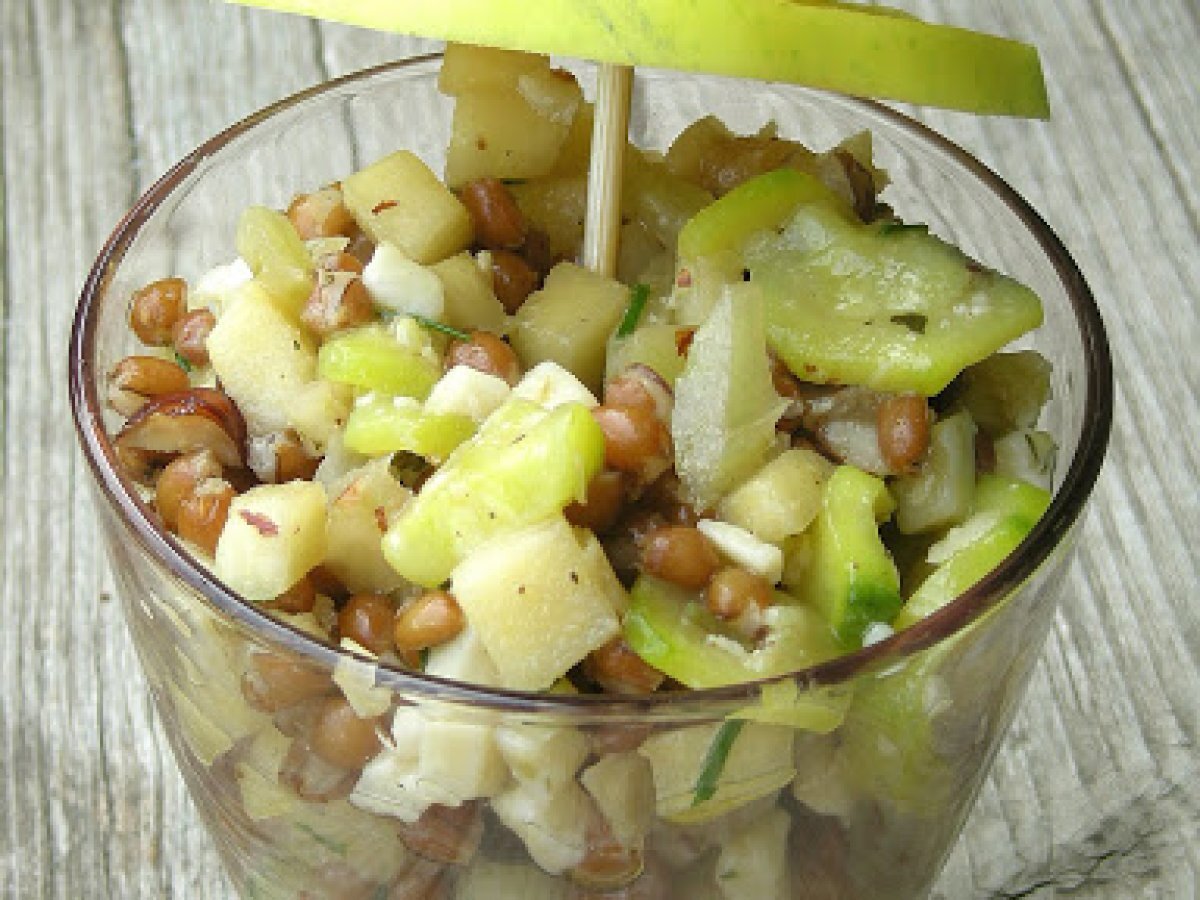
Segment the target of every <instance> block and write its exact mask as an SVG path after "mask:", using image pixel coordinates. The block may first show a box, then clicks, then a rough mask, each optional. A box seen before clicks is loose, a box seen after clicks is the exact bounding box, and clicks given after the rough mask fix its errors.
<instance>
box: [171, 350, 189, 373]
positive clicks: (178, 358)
mask: <svg viewBox="0 0 1200 900" xmlns="http://www.w3.org/2000/svg"><path fill="white" fill-rule="evenodd" d="M175 362H177V363H178V364H179V368H181V369H183V371H185V372H190V371H192V364H191V363H190V362H188V361H187V360H186V359H184V358H183V357H182V356H181V355H180V354H179V351H178V350H176V351H175Z"/></svg>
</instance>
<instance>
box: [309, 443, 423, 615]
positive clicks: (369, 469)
mask: <svg viewBox="0 0 1200 900" xmlns="http://www.w3.org/2000/svg"><path fill="white" fill-rule="evenodd" d="M330 496H331V497H332V498H333V499H332V500H331V501H330V503H329V524H328V537H327V541H328V543H327V549H326V552H325V567H326V568H327V569H329V571H330V572H331V573H333V575H334V576H335V577H336V578H338V579H339V580H340V581H341V582H342V584H344V585H345V586H346V587H347V588H349V589H350V590H351V591H353V592H354V593H388V592H389V591H393V590H395V589H396V588H398V587H401V586H402V585H403V584H404V579H403V578H401V577H400V576H399V575H397V574H396V570H395V569H393V568H392V567H391V566H389V565H388V563H387V560H385V559H384V558H383V549H382V546H381V545H380V539H381V538H382V537H383V533H384V532H385V531H386V530H387V526H388V522H389V520H390V519H391V517H392V516H394V515H395V514H396V513H397V512H399V511H400V510H401V509H402V508H403V507H404V505H405V504H406V503H407V502H408V500H409V497H411V496H412V495H411V493H410V492H409V490H408V488H406V487H405V486H404V485H402V484H401V483H400V482H399V481H398V480H396V478H395V476H393V475H392V473H391V470H390V468H389V466H388V460H386V459H377V460H372V461H371V462H369V463H367V464H366V465H364V466H362V467H361V468H358V469H355V470H354V471H352V472H351V473H350V474H348V475H346V476H344V477H343V478H341V479H340V480H339V481H337V482H336V483H335V484H334V486H333V488H332V489H331V490H330Z"/></svg>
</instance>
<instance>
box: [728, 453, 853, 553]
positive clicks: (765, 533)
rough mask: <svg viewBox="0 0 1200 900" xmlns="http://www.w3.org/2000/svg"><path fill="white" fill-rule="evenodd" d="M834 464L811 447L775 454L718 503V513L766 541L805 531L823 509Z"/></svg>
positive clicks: (773, 541)
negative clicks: (826, 486)
mask: <svg viewBox="0 0 1200 900" xmlns="http://www.w3.org/2000/svg"><path fill="white" fill-rule="evenodd" d="M832 472H833V464H832V463H830V462H829V460H827V459H825V457H823V456H821V454H819V453H817V451H815V450H813V449H811V448H810V447H804V446H800V447H792V448H791V449H788V450H785V451H784V452H783V453H781V454H780V455H779V456H777V457H775V458H774V459H773V460H771V461H770V462H769V463H767V464H766V465H765V466H763V467H762V468H761V469H759V470H758V472H756V473H755V474H754V475H751V476H750V477H749V478H748V479H746V480H745V481H743V482H742V483H741V484H740V485H739V486H738V487H737V488H735V489H734V490H733V491H731V492H730V493H729V494H727V495H726V496H725V497H724V498H722V500H721V502H720V503H718V504H717V515H718V516H719V517H720V518H721V519H723V520H724V521H726V522H731V523H732V524H734V525H738V526H741V527H742V528H746V529H748V530H750V531H752V532H754V534H755V535H757V536H758V537H759V538H761V539H762V540H764V541H770V542H771V543H779V542H780V541H782V540H783V539H784V538H788V537H791V536H792V535H794V534H800V532H802V531H804V529H806V528H807V527H808V526H809V524H811V523H812V521H813V519H815V518H816V517H817V513H818V512H820V511H821V495H822V493H823V490H824V484H825V481H826V479H827V478H829V475H830V473H832Z"/></svg>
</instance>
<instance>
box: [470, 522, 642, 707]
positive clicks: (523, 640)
mask: <svg viewBox="0 0 1200 900" xmlns="http://www.w3.org/2000/svg"><path fill="white" fill-rule="evenodd" d="M602 562H603V555H602V554H601V555H600V557H599V558H597V556H596V554H595V553H592V552H589V550H588V549H587V548H586V546H581V545H580V539H579V538H578V537H577V536H576V534H575V532H574V530H573V529H572V528H571V526H569V525H568V524H567V522H566V520H565V519H563V518H562V517H561V516H556V517H554V518H552V519H548V520H546V521H545V522H539V523H537V524H536V525H533V526H530V527H528V528H523V529H521V530H519V531H515V532H511V533H509V534H506V535H503V536H501V537H498V538H496V539H494V540H492V541H489V542H488V543H487V544H485V545H484V546H482V547H481V548H479V549H478V550H476V551H475V552H474V553H472V554H471V555H470V556H468V557H467V558H466V559H465V560H463V561H462V562H461V563H460V564H459V565H458V567H457V568H456V569H455V570H454V574H453V593H454V595H455V597H457V598H458V603H459V605H460V606H461V607H462V610H463V613H464V614H465V616H466V619H467V621H468V622H469V623H470V625H471V627H472V628H474V629H475V631H476V632H477V634H478V635H479V639H480V641H481V642H482V643H483V645H484V647H485V648H487V651H488V655H489V656H491V658H492V661H493V662H494V663H495V664H496V668H497V669H498V670H499V672H500V678H501V683H502V684H503V685H504V686H505V687H510V688H515V689H518V690H535V691H536V690H545V689H546V688H548V687H550V685H552V684H553V683H554V682H555V680H556V679H558V678H559V677H560V676H561V675H563V674H564V673H565V672H566V671H567V670H568V669H570V668H571V666H573V665H575V664H576V663H577V662H579V661H580V660H582V659H583V658H584V657H585V656H587V655H588V653H590V652H591V651H592V650H595V649H596V648H597V647H599V646H600V645H601V644H603V643H604V642H605V641H607V640H608V639H609V638H611V637H612V636H613V635H615V634H616V633H617V631H618V630H619V629H620V626H619V624H618V622H617V617H616V614H615V608H616V607H617V605H618V604H619V603H623V602H624V592H623V591H622V590H621V589H620V583H619V582H617V581H616V576H615V575H613V574H612V567H611V566H608V565H607V563H604V564H603V565H600V563H602ZM531 625H535V626H536V627H530V626H531Z"/></svg>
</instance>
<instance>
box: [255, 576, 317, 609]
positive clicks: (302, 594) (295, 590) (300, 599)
mask: <svg viewBox="0 0 1200 900" xmlns="http://www.w3.org/2000/svg"><path fill="white" fill-rule="evenodd" d="M316 604H317V589H316V587H315V586H314V585H313V583H312V579H310V578H309V577H308V576H307V575H305V576H303V577H302V578H301V579H300V580H299V581H297V582H296V583H295V584H293V585H292V586H291V587H290V588H288V589H287V590H286V591H284V592H283V593H282V594H280V595H279V596H278V597H275V598H274V599H273V600H270V601H268V602H267V603H264V604H263V606H265V607H266V608H267V609H277V610H279V611H280V612H284V613H288V614H289V615H296V614H297V613H306V612H312V611H313V607H314V606H316Z"/></svg>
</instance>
